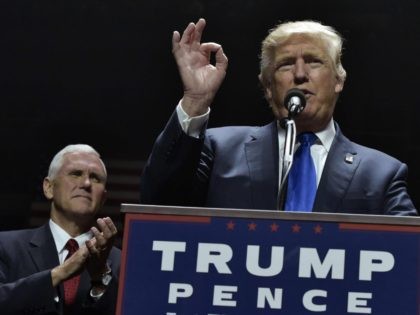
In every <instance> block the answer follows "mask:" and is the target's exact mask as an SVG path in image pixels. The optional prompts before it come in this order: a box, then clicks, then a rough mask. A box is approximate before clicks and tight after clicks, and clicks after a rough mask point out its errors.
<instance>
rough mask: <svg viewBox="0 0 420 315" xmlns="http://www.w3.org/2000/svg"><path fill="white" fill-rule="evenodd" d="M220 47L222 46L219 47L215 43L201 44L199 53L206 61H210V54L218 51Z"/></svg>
mask: <svg viewBox="0 0 420 315" xmlns="http://www.w3.org/2000/svg"><path fill="white" fill-rule="evenodd" d="M220 47H222V46H220V45H219V44H217V43H211V42H210V43H203V44H201V45H200V52H201V53H202V54H203V55H205V56H207V58H208V60H210V55H211V53H215V52H217V51H218V50H219V49H220Z"/></svg>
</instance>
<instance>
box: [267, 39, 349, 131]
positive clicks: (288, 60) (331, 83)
mask: <svg viewBox="0 0 420 315" xmlns="http://www.w3.org/2000/svg"><path fill="white" fill-rule="evenodd" d="M292 88H298V89H301V90H302V91H303V92H304V94H305V97H306V107H305V109H304V111H303V112H301V113H300V114H299V115H298V116H297V117H296V118H295V122H296V125H297V128H298V130H299V131H300V132H301V131H313V132H316V131H319V130H322V129H324V128H325V127H326V125H327V124H328V122H329V121H330V120H331V118H332V115H333V112H334V107H335V103H336V101H337V98H338V95H339V93H340V92H341V90H342V89H343V82H341V81H340V80H339V78H338V76H337V74H336V72H335V68H334V65H333V63H332V60H331V58H330V57H329V55H328V52H327V49H326V47H325V46H324V44H323V42H322V41H321V40H320V39H315V38H311V37H308V36H305V35H292V36H291V37H290V38H289V39H288V40H287V41H286V42H285V43H284V44H283V45H281V46H280V47H278V48H277V49H276V51H275V55H274V68H273V73H272V76H271V80H270V83H269V86H268V87H266V97H267V100H268V101H269V103H270V105H271V106H272V109H273V113H274V115H275V116H276V118H277V119H282V118H284V117H287V115H288V112H287V109H286V108H285V107H284V105H283V100H284V97H285V96H286V93H287V91H288V90H290V89H292Z"/></svg>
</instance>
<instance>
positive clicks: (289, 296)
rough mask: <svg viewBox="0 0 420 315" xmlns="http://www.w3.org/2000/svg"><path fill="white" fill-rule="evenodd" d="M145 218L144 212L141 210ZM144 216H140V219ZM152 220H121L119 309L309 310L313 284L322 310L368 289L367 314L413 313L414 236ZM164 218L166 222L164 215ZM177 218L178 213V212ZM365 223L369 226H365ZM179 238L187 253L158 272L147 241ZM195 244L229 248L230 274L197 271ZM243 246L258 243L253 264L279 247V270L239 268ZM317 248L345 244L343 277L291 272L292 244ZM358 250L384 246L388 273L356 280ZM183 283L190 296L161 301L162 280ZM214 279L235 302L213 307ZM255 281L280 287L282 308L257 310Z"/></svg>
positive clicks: (282, 224)
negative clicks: (124, 235)
mask: <svg viewBox="0 0 420 315" xmlns="http://www.w3.org/2000/svg"><path fill="white" fill-rule="evenodd" d="M146 217H147V215H146ZM146 217H144V218H146ZM161 217H162V218H160V219H159V220H156V221H153V220H150V218H147V219H142V216H141V215H137V216H136V217H135V219H131V220H128V223H129V224H128V226H126V229H128V239H125V242H127V243H126V244H125V245H124V246H125V250H126V260H125V262H126V263H125V266H123V272H124V279H125V282H124V284H123V287H122V288H120V289H121V290H123V291H122V292H123V293H122V295H121V299H122V301H121V309H120V313H119V314H122V315H132V314H133V315H134V314H135V315H139V314H140V315H141V314H145V315H155V314H156V315H157V314H166V313H175V314H177V315H180V314H183V315H184V314H185V315H187V314H200V315H202V314H238V315H239V314H240V315H246V314H249V315H251V314H264V315H269V314H311V313H312V312H310V311H308V310H306V309H305V308H304V306H303V305H302V297H303V295H304V293H305V292H306V291H309V290H313V289H319V290H325V291H327V293H328V296H327V297H326V298H321V297H319V298H316V299H315V300H314V301H315V303H317V304H326V305H327V311H326V312H323V314H334V315H337V314H352V313H348V312H347V295H348V292H371V293H372V298H371V299H369V300H368V305H367V306H368V307H370V308H371V309H372V314H381V315H384V314H390V315H413V314H420V313H419V306H418V303H419V281H420V277H419V269H420V268H419V252H420V234H419V233H414V232H412V233H411V232H401V231H389V230H388V231H387V230H385V231H384V230H382V231H381V230H379V231H378V230H358V229H357V228H356V229H354V228H343V226H342V225H340V223H331V222H317V221H287V220H266V219H242V218H215V217H212V218H208V222H207V223H204V222H188V217H186V222H174V221H173V218H174V216H165V215H162V216H161ZM165 218H167V220H165ZM179 218H182V216H181V217H178V219H179ZM368 227H369V225H368ZM155 240H160V241H179V242H186V243H187V245H186V252H185V253H177V254H176V256H175V257H176V258H175V265H174V270H173V271H161V259H162V252H160V251H153V250H152V246H153V241H155ZM199 243H222V244H228V245H229V246H231V247H232V249H233V257H232V260H231V261H230V262H229V263H228V265H229V267H230V269H231V271H232V274H219V273H218V272H217V270H216V269H215V268H210V270H209V273H197V272H196V263H197V248H198V244H199ZM248 245H260V246H261V251H260V260H259V262H260V265H261V266H267V265H268V264H269V263H270V258H271V256H270V255H271V246H283V247H284V262H283V269H282V271H281V273H280V274H278V275H276V276H273V277H257V276H254V275H251V274H250V273H249V272H248V271H247V269H246V249H247V246H248ZM302 247H310V248H316V249H317V251H318V254H319V257H320V258H321V260H323V259H324V257H325V255H326V253H327V252H328V250H329V249H345V251H346V253H345V257H346V258H345V272H344V275H345V279H344V280H337V279H331V277H330V275H329V276H328V277H327V279H317V278H315V275H313V276H312V277H311V278H309V279H306V278H305V279H303V278H299V277H298V266H299V249H300V248H302ZM360 250H372V251H386V252H390V253H392V254H393V255H394V257H395V265H394V267H393V268H392V270H390V271H389V272H375V273H373V279H372V281H360V280H358V277H359V256H360ZM170 283H188V284H190V285H191V286H192V287H193V289H194V292H193V294H192V296H191V297H189V298H184V299H178V302H177V304H169V303H168V294H169V284H170ZM214 285H226V286H237V287H238V291H237V292H236V293H234V294H233V299H234V300H235V301H237V305H236V306H235V307H220V306H213V305H212V299H213V288H214ZM258 287H267V288H272V289H274V288H282V289H283V298H282V301H283V302H282V309H281V310H276V309H273V310H271V309H269V308H268V307H267V308H265V309H257V289H258Z"/></svg>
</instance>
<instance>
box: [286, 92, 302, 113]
mask: <svg viewBox="0 0 420 315" xmlns="http://www.w3.org/2000/svg"><path fill="white" fill-rule="evenodd" d="M284 105H285V106H286V108H287V110H288V111H289V118H292V117H295V116H297V115H298V114H299V113H301V112H302V111H303V110H304V108H305V106H306V98H305V94H304V93H303V92H302V90H299V89H290V90H289V91H288V92H287V93H286V96H285V97H284Z"/></svg>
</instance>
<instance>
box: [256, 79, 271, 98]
mask: <svg viewBox="0 0 420 315" xmlns="http://www.w3.org/2000/svg"><path fill="white" fill-rule="evenodd" d="M258 79H259V80H260V84H261V87H262V89H263V91H264V96H265V98H266V99H267V101H268V102H270V101H271V99H272V98H273V94H272V93H271V89H270V87H269V85H267V84H265V83H266V82H265V83H264V82H263V78H262V74H260V75H258Z"/></svg>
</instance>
